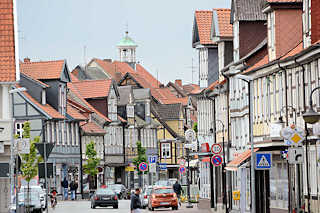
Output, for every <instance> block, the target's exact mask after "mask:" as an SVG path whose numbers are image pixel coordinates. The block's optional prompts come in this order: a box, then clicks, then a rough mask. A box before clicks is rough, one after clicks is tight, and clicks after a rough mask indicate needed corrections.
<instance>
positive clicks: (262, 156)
mask: <svg viewBox="0 0 320 213" xmlns="http://www.w3.org/2000/svg"><path fill="white" fill-rule="evenodd" d="M271 158H272V155H271V153H256V158H255V159H256V163H255V165H256V166H255V167H256V169H257V170H267V169H271V166H272V162H271Z"/></svg>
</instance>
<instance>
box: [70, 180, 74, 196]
mask: <svg viewBox="0 0 320 213" xmlns="http://www.w3.org/2000/svg"><path fill="white" fill-rule="evenodd" d="M69 187H70V192H71V194H70V195H71V200H74V199H75V182H74V181H71V183H70V185H69Z"/></svg>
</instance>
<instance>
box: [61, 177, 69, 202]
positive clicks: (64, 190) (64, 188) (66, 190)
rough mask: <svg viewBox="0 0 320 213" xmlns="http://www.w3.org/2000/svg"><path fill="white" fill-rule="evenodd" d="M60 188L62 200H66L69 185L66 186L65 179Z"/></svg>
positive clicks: (66, 181)
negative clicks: (61, 189)
mask: <svg viewBox="0 0 320 213" xmlns="http://www.w3.org/2000/svg"><path fill="white" fill-rule="evenodd" d="M61 186H62V188H63V197H64V200H68V187H69V184H68V180H67V178H66V177H64V179H63V181H62V182H61Z"/></svg>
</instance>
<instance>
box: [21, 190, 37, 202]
mask: <svg viewBox="0 0 320 213" xmlns="http://www.w3.org/2000/svg"><path fill="white" fill-rule="evenodd" d="M18 196H19V201H24V200H25V199H27V198H28V192H23V193H21V192H20V193H19V195H18ZM29 198H30V200H31V201H36V200H38V199H39V194H38V193H36V192H30V193H29Z"/></svg>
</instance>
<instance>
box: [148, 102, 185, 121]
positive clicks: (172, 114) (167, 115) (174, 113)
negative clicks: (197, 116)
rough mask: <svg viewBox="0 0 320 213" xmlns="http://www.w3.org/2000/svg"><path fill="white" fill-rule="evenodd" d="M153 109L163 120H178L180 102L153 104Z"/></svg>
mask: <svg viewBox="0 0 320 213" xmlns="http://www.w3.org/2000/svg"><path fill="white" fill-rule="evenodd" d="M154 106H155V110H156V111H157V113H158V114H159V116H160V118H161V119H163V120H179V119H180V115H181V114H180V113H181V109H182V108H181V104H180V103H178V104H155V105H154Z"/></svg>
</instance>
